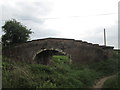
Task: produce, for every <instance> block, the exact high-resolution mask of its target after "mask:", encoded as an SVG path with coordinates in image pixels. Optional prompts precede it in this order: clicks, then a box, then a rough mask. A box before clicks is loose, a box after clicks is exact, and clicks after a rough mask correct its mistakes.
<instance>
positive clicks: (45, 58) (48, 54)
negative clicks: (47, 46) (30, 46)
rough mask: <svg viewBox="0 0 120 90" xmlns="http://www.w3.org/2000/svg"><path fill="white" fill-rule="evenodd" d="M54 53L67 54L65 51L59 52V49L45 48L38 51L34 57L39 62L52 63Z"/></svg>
mask: <svg viewBox="0 0 120 90" xmlns="http://www.w3.org/2000/svg"><path fill="white" fill-rule="evenodd" d="M53 55H65V53H64V52H59V51H57V50H44V51H41V52H39V53H37V54H36V55H35V57H34V60H35V62H36V63H37V64H44V65H48V64H50V61H51V59H52V56H53Z"/></svg>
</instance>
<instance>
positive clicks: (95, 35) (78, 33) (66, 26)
mask: <svg viewBox="0 0 120 90" xmlns="http://www.w3.org/2000/svg"><path fill="white" fill-rule="evenodd" d="M118 2H119V0H0V13H1V14H0V27H1V26H3V25H4V23H5V21H6V20H11V19H16V20H17V21H19V22H21V23H22V24H23V25H25V26H27V28H28V29H31V30H32V31H33V32H34V33H32V34H31V40H33V39H42V38H49V37H52V38H68V39H75V40H82V41H87V42H89V43H94V44H100V45H103V44H104V43H103V42H104V41H103V40H104V38H103V30H104V28H105V29H106V37H107V45H108V46H114V47H115V48H118ZM2 34H4V33H3V32H2V29H1V28H0V37H1V36H2Z"/></svg>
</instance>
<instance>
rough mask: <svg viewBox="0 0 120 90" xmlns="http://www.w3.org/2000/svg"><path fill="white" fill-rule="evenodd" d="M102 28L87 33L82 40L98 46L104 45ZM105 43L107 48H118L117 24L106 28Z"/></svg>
mask: <svg viewBox="0 0 120 90" xmlns="http://www.w3.org/2000/svg"><path fill="white" fill-rule="evenodd" d="M103 30H104V28H100V27H99V28H96V29H95V30H93V32H90V33H87V34H86V35H85V37H84V38H83V39H84V40H86V41H88V42H92V43H98V44H100V45H103V44H104V34H103ZM106 42H107V45H108V46H114V47H115V48H118V24H117V22H116V24H114V25H112V26H111V27H107V28H106Z"/></svg>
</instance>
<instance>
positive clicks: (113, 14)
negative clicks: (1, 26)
mask: <svg viewBox="0 0 120 90" xmlns="http://www.w3.org/2000/svg"><path fill="white" fill-rule="evenodd" d="M115 14H118V13H104V14H95V15H94V14H93V15H85V16H66V17H48V18H36V19H41V20H49V19H63V18H79V17H88V16H91V17H92V16H105V15H115ZM18 20H32V19H30V18H22V19H19V18H18ZM0 21H6V20H5V19H2V20H0Z"/></svg>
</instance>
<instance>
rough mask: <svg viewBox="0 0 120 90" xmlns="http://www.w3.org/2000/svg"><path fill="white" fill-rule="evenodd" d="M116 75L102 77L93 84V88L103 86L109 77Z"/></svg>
mask: <svg viewBox="0 0 120 90" xmlns="http://www.w3.org/2000/svg"><path fill="white" fill-rule="evenodd" d="M114 76H115V75H111V76H107V77H104V78H101V79H100V80H99V81H97V82H96V84H95V85H94V86H93V88H102V86H103V84H104V82H105V81H106V80H107V79H109V78H112V77H114Z"/></svg>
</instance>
